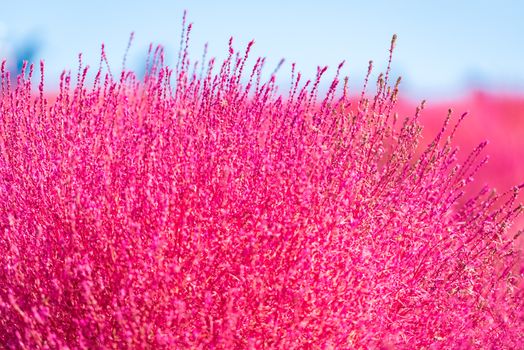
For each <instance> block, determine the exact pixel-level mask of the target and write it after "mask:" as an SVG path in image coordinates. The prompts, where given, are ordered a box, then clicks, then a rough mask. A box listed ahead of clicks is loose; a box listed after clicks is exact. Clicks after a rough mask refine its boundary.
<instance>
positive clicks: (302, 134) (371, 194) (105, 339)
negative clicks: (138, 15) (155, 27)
mask: <svg viewBox="0 0 524 350" xmlns="http://www.w3.org/2000/svg"><path fill="white" fill-rule="evenodd" d="M189 29H190V27H189ZM188 34H189V30H188V31H187V35H188ZM185 36H186V35H184V37H185ZM393 43H394V40H393ZM251 44H252V43H250V44H249V46H248V48H247V50H246V53H245V55H238V54H237V55H235V52H234V50H233V48H232V46H231V45H230V51H229V52H230V55H229V57H228V58H227V59H226V60H225V61H224V62H223V63H222V65H221V66H220V67H217V68H219V69H218V70H217V71H216V73H215V70H214V65H215V62H214V60H211V61H210V62H208V63H207V66H206V67H207V69H205V70H204V72H203V74H202V75H201V76H199V74H198V71H199V69H190V65H189V60H188V55H187V43H185V44H184V47H185V49H183V50H182V54H181V56H180V62H179V64H178V65H177V68H176V69H170V68H169V67H167V66H165V65H164V63H163V51H162V49H160V48H159V49H157V51H155V52H153V53H152V54H151V60H150V62H149V63H148V67H147V69H146V72H147V73H146V76H145V77H144V78H143V79H142V80H139V79H138V78H137V77H136V76H135V74H134V73H133V72H132V71H124V72H122V74H121V75H120V77H119V78H114V77H113V76H112V75H111V74H110V72H108V73H103V71H104V70H103V69H102V66H103V65H102V64H101V66H100V67H101V68H100V69H99V70H98V72H97V73H96V76H95V78H94V83H93V84H92V85H91V84H90V85H89V86H88V84H87V83H85V80H86V76H87V74H88V69H87V68H83V67H82V66H81V67H80V69H79V72H78V76H77V77H76V83H75V84H73V82H72V78H71V76H70V74H67V73H64V74H62V76H61V78H60V89H59V91H58V92H57V96H56V98H54V99H53V101H52V102H51V101H50V100H47V99H46V97H45V96H46V95H45V93H44V73H43V72H44V69H43V68H44V67H43V64H41V67H40V68H41V77H40V83H39V85H38V89H37V91H36V92H35V91H34V89H33V84H32V82H31V79H32V75H33V67H32V66H31V67H26V69H24V72H23V73H22V74H21V75H20V76H18V78H17V80H16V82H15V81H12V79H10V77H9V73H7V71H6V69H5V64H4V65H3V66H2V77H1V80H2V82H1V84H2V85H1V97H0V344H1V345H2V347H5V348H13V349H15V348H16V349H18V348H21V349H22V348H24V349H34V348H42V349H45V348H49V349H56V348H62V349H65V348H70V349H73V348H82V349H96V348H154V349H162V348H171V349H193V348H194V349H200V348H221V349H244V348H253V349H261V348H267V349H270V348H272V349H303V348H306V349H307V348H310V349H330V348H331V349H347V348H388V347H392V348H428V349H429V348H450V349H451V348H453V349H456V348H490V347H492V348H512V349H515V348H521V347H522V346H523V344H524V336H523V334H524V327H523V324H524V322H523V321H524V318H523V311H524V298H523V290H524V285H523V280H522V273H523V269H522V266H523V265H522V261H521V260H519V259H520V253H519V252H518V251H516V250H514V249H513V246H512V239H510V238H508V237H507V235H505V231H506V230H507V227H508V226H509V225H510V223H511V221H512V220H513V218H514V217H515V216H516V215H517V214H518V213H519V211H521V208H522V207H521V206H518V205H517V204H516V203H514V202H515V201H514V198H515V196H516V192H517V191H518V187H516V188H515V189H514V190H511V191H509V192H508V193H505V194H501V195H499V194H494V193H491V192H490V191H489V190H488V189H485V190H483V191H482V193H480V194H479V195H478V196H475V197H473V198H471V199H469V201H460V202H459V201H458V200H459V198H460V197H461V195H462V193H463V192H464V189H465V187H466V186H467V184H468V182H470V181H471V177H472V176H473V175H474V174H475V172H476V171H477V170H478V167H479V166H481V164H482V163H483V160H482V159H481V158H479V155H480V154H481V151H482V150H483V148H484V146H485V143H481V144H480V145H479V146H478V147H477V148H476V149H474V150H473V152H472V153H471V155H470V157H469V158H468V159H467V161H466V162H465V163H463V164H461V165H458V164H457V161H456V159H455V157H456V154H457V150H456V149H455V148H454V147H453V145H452V141H453V134H454V132H455V130H456V127H457V126H458V124H459V122H460V120H461V118H458V120H459V121H458V122H456V123H455V124H456V125H455V126H454V127H450V128H448V124H449V123H450V120H451V119H453V118H451V113H450V116H448V118H447V119H446V122H445V125H444V127H443V128H442V131H441V132H439V133H438V134H437V135H436V137H435V139H434V141H433V142H432V143H431V144H430V145H429V146H427V148H425V149H424V150H423V151H422V152H420V151H419V148H418V143H417V141H418V138H419V134H420V126H419V122H418V118H419V115H420V113H421V108H420V109H418V110H417V111H416V112H414V113H413V115H411V116H408V117H406V118H400V119H399V118H398V115H397V114H396V113H395V101H396V98H397V93H398V83H397V84H395V85H394V86H391V85H390V84H389V68H388V70H387V71H386V73H385V74H384V75H380V76H379V78H378V80H377V89H376V93H375V94H374V96H372V97H368V95H367V94H366V92H365V88H364V92H362V95H361V97H360V98H359V99H357V100H355V99H350V97H349V93H348V91H347V85H346V84H345V83H344V84H343V86H339V85H342V84H339V74H338V73H337V77H336V78H335V79H334V80H333V82H332V84H331V85H330V87H329V89H328V90H327V92H326V93H325V94H324V96H323V97H322V98H318V94H319V84H320V79H321V77H322V75H323V74H324V72H325V69H319V71H318V74H317V76H316V77H315V78H314V79H313V80H308V81H305V82H304V79H303V77H302V76H301V75H300V73H295V70H294V69H293V77H292V86H291V88H290V90H289V93H288V94H285V95H281V94H279V93H278V92H277V89H276V86H275V85H276V84H275V77H274V75H272V76H271V77H270V78H269V79H268V80H267V81H266V80H264V79H263V77H262V73H261V72H262V66H263V63H264V60H263V59H258V60H257V61H256V63H254V67H253V68H252V70H250V73H248V74H247V75H244V73H243V72H244V68H245V67H247V66H246V59H247V55H248V53H249V50H250V48H251ZM391 50H393V45H392V47H391ZM390 61H391V60H390ZM104 62H106V59H105V53H104V52H103V53H102V63H104ZM246 69H247V68H246ZM339 70H340V67H339ZM206 72H207V73H206ZM369 72H371V64H370V69H369ZM104 76H105V77H104ZM243 77H245V81H243V80H242V79H243ZM368 77H369V74H368ZM241 80H242V81H241ZM343 82H344V80H343ZM366 82H367V79H366ZM521 187H522V186H521ZM459 203H465V204H459ZM511 238H512V237H511Z"/></svg>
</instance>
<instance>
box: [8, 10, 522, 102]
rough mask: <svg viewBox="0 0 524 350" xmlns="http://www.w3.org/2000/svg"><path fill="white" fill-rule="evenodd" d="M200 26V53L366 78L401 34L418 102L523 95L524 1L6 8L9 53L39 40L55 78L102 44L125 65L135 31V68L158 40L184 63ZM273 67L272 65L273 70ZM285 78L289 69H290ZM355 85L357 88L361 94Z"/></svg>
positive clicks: (401, 52)
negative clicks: (186, 30)
mask: <svg viewBox="0 0 524 350" xmlns="http://www.w3.org/2000/svg"><path fill="white" fill-rule="evenodd" d="M184 9H187V10H188V19H189V21H190V22H193V23H194V31H193V35H192V45H191V53H192V57H193V58H195V59H198V58H200V56H201V52H202V48H203V45H204V43H205V42H209V44H210V52H211V54H212V55H214V56H218V57H223V55H224V53H225V52H226V47H227V40H228V38H229V37H230V36H233V37H234V38H235V42H236V44H235V47H236V48H238V49H241V48H243V47H244V46H245V44H246V43H247V42H248V41H249V40H251V39H255V41H256V43H255V47H254V50H253V55H254V56H259V55H260V56H266V57H268V59H269V66H270V67H271V65H276V64H277V62H278V61H279V60H280V58H286V60H287V62H296V63H297V64H298V67H299V68H300V70H301V71H302V72H303V73H305V74H307V75H309V76H312V75H314V73H315V72H316V67H317V65H329V66H330V67H335V66H336V64H337V63H338V62H340V61H342V60H346V61H347V65H346V69H345V72H344V73H346V74H349V76H350V79H351V77H354V81H360V80H359V79H361V77H362V75H363V74H364V72H365V70H366V68H367V62H368V60H369V59H373V60H374V61H375V62H377V66H379V67H381V66H384V65H385V63H386V61H387V49H388V46H389V41H390V38H391V36H392V34H393V33H397V34H398V36H399V40H398V44H397V50H396V53H395V58H394V64H393V65H394V74H400V75H402V76H403V78H404V80H403V81H404V83H403V89H404V91H405V92H406V93H409V94H412V95H414V96H417V97H428V95H439V94H440V95H445V96H448V95H450V94H453V93H455V92H459V91H463V90H464V89H467V88H469V87H475V86H477V87H478V86H481V87H485V88H491V89H499V88H506V89H515V88H518V89H520V90H521V91H522V90H524V67H523V63H524V21H523V20H522V18H523V17H524V1H519V0H514V1H508V0H502V1H487V0H477V1H457V0H440V1H420V0H419V1H414V0H409V1H402V0H399V1H385V0H384V1H343V0H340V1H329V0H326V1H307V0H302V1H298V0H297V1H285V0H280V1H277V0H266V1H257V2H253V1H240V0H237V1H232V0H222V1H110V0H105V1H100V0H96V1H89V2H85V1H41V0H40V1H34V0H25V1H23V5H22V2H17V1H8V2H7V1H6V2H5V3H3V4H2V11H1V12H0V50H1V55H2V56H6V55H7V54H8V53H9V52H12V51H13V50H19V51H20V50H21V49H22V48H23V43H27V42H28V40H33V41H35V42H37V43H39V50H38V51H37V52H36V56H35V58H36V59H40V58H44V59H45V61H46V66H47V75H48V77H49V79H53V77H57V76H58V74H59V72H60V71H61V70H62V69H64V68H68V69H72V70H75V69H76V68H75V67H76V65H77V63H76V60H77V54H78V53H79V52H83V53H84V56H85V60H86V62H87V63H89V64H90V65H91V66H96V65H97V62H98V57H99V52H100V44H101V43H102V42H104V43H105V44H106V46H107V50H108V56H109V60H110V63H111V65H112V66H115V67H117V68H119V67H120V63H121V61H122V56H123V53H124V51H125V47H126V45H127V40H128V37H129V33H130V32H132V31H134V32H135V42H134V45H133V47H132V50H131V52H130V57H129V60H128V62H129V66H131V67H139V65H140V64H142V60H143V55H144V52H145V50H146V48H147V46H148V45H149V43H150V42H154V43H158V44H162V45H164V46H165V47H166V48H167V52H168V58H170V59H171V60H172V61H173V60H174V59H175V57H176V54H177V50H178V42H179V35H180V27H181V25H180V23H181V17H182V13H183V10H184ZM268 70H271V68H268ZM283 74H286V73H285V70H284V72H283ZM355 88H356V87H355Z"/></svg>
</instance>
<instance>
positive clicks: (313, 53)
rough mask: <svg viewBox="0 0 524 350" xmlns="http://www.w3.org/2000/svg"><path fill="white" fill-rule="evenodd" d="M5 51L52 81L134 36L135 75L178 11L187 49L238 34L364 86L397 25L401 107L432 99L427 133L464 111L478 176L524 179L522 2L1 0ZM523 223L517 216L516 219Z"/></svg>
mask: <svg viewBox="0 0 524 350" xmlns="http://www.w3.org/2000/svg"><path fill="white" fill-rule="evenodd" d="M1 8H2V11H1V12H0V56H2V57H6V58H7V59H8V64H9V69H10V70H11V71H12V72H14V73H16V72H17V71H19V70H20V67H21V65H22V62H23V60H28V61H31V62H38V61H39V60H40V59H44V60H45V64H46V84H47V86H48V89H49V90H52V89H53V88H54V87H56V83H57V80H58V76H59V74H60V72H61V71H62V70H63V69H66V70H72V71H75V70H76V69H77V68H76V67H77V65H78V63H77V56H78V53H80V52H82V53H83V56H84V62H85V63H86V64H89V65H91V66H94V67H96V66H97V65H98V62H99V57H100V46H101V43H105V45H106V48H107V53H108V60H109V63H110V65H111V67H112V68H113V71H115V70H118V69H119V68H120V67H121V63H122V58H123V56H124V53H125V50H126V46H127V42H128V38H129V35H130V33H131V32H135V39H134V43H133V46H132V47H131V50H130V52H129V56H128V60H127V67H128V68H131V69H134V70H135V71H137V72H139V73H140V72H141V71H143V69H144V65H145V56H146V53H147V48H148V46H149V44H150V43H154V44H162V45H163V46H165V48H166V54H167V56H166V57H167V63H171V64H173V63H174V62H175V61H176V57H177V53H178V48H179V41H180V32H181V19H182V15H183V11H184V10H187V11H188V21H189V22H192V23H194V27H193V31H192V35H191V53H192V57H193V58H195V59H199V58H200V56H201V54H202V51H203V47H204V45H205V43H206V42H208V43H209V56H215V57H217V58H219V59H220V58H223V57H224V56H225V54H226V53H227V42H228V40H229V37H230V36H233V37H234V40H235V41H234V42H235V47H236V48H237V49H239V50H242V49H243V48H244V47H245V45H246V44H247V43H248V42H249V41H250V40H251V39H255V46H254V48H253V51H252V52H253V53H252V55H253V56H265V57H267V70H268V71H271V70H272V69H273V67H275V66H277V64H278V62H279V61H280V59H281V58H285V59H286V62H287V65H285V66H284V68H283V70H282V72H281V73H280V83H282V84H285V83H286V79H288V77H289V74H288V73H287V72H289V66H290V64H289V63H291V62H296V63H297V66H298V68H299V70H300V71H302V73H304V74H305V75H306V76H310V77H313V76H314V75H315V73H316V69H317V66H319V65H322V66H324V65H328V66H330V67H333V68H334V67H336V65H337V64H338V63H339V62H341V61H342V60H346V66H345V68H344V72H343V73H344V74H347V75H349V77H350V88H352V90H353V92H354V93H358V92H359V91H360V87H361V85H362V80H363V76H364V74H365V72H366V69H367V65H368V63H367V62H368V60H370V59H372V60H374V61H375V62H376V67H377V71H379V70H380V69H383V68H384V67H385V66H386V64H387V57H388V52H387V50H388V48H389V42H390V39H391V36H392V34H393V33H396V34H398V37H399V39H398V42H397V47H396V51H395V54H394V61H393V74H394V75H401V76H402V77H403V83H402V86H401V98H402V100H401V103H400V106H399V108H400V111H401V113H412V112H413V111H414V109H415V107H416V105H417V104H418V103H419V101H420V100H421V99H426V100H428V103H427V110H426V112H425V113H424V115H423V122H424V124H425V126H426V129H425V135H426V138H427V137H428V136H427V135H432V134H434V132H435V130H437V129H438V128H440V124H441V121H442V120H443V118H444V117H445V116H446V112H447V109H448V108H450V107H451V108H453V109H454V110H455V111H456V113H457V115H460V114H461V113H462V112H465V111H470V117H469V118H468V119H467V120H466V122H465V123H464V127H463V128H462V129H461V133H460V134H459V136H458V140H457V142H458V143H459V144H460V146H461V148H463V149H464V151H465V152H467V151H468V150H470V149H472V148H473V147H474V146H475V145H476V144H477V143H479V142H480V141H482V140H485V139H487V140H489V141H490V146H489V148H488V150H487V153H489V154H490V156H491V160H490V162H489V164H488V165H487V166H486V167H485V168H484V169H483V170H482V171H481V172H480V173H479V174H478V178H479V179H478V184H479V185H482V184H484V183H486V184H488V185H490V186H493V187H496V188H498V189H499V190H500V191H503V190H506V189H508V188H510V187H511V186H513V185H516V184H520V183H523V182H524V66H523V65H524V21H522V15H523V14H524V1H519V0H513V1H509V0H501V1H487V0H477V1H454V0H441V1H431V2H430V1H415V0H405V1H386V0H383V1H377V0H375V1H343V0H340V1H333V0H332V1H329V0H327V1H307V0H301V1H299V0H293V1H286V0H266V1H258V2H253V1H241V0H236V1H232V0H223V1H167V0H166V1H107V0H106V1H101V0H95V1H89V2H85V1H82V2H80V1H69V2H66V1H36V0H26V1H24V2H23V3H21V2H16V1H4V2H2V7H1ZM522 223H523V222H522V221H521V224H522Z"/></svg>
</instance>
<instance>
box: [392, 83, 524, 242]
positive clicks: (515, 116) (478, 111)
mask: <svg viewBox="0 0 524 350" xmlns="http://www.w3.org/2000/svg"><path fill="white" fill-rule="evenodd" d="M415 108H416V104H415V103H413V102H411V101H407V100H401V101H400V102H399V104H398V111H399V114H406V115H409V114H412V113H413V110H415ZM449 108H452V109H453V118H454V119H457V118H459V117H460V115H462V114H463V113H464V112H468V115H467V116H466V118H465V119H464V121H463V122H462V126H461V127H460V128H459V129H458V131H457V134H456V137H455V143H456V144H457V145H458V146H459V147H460V148H461V150H462V152H461V153H460V154H459V159H460V160H462V161H463V160H464V159H463V158H464V156H465V155H467V153H468V152H469V151H470V150H472V149H474V148H475V147H476V146H477V145H478V144H479V143H480V142H481V141H485V140H486V141H488V142H489V144H488V146H487V147H486V149H485V150H484V155H488V156H489V160H488V162H487V163H486V164H485V165H484V166H483V167H482V168H481V169H480V170H479V172H478V173H477V174H476V176H475V181H474V182H473V183H472V184H471V186H470V189H469V191H470V193H474V192H475V191H479V190H481V188H482V187H483V186H484V185H488V186H489V187H490V188H494V189H496V190H497V191H498V192H505V191H507V190H509V189H511V188H512V187H513V186H517V185H520V184H522V183H524V94H519V93H516V94H510V93H489V92H483V91H474V92H471V93H469V94H468V95H467V96H466V97H464V98H462V99H449V100H446V101H440V102H433V101H431V100H429V101H428V102H427V103H426V105H425V108H424V111H423V113H422V117H421V124H422V126H423V127H424V129H423V133H422V135H423V140H422V145H425V144H426V143H428V142H430V141H431V139H432V138H433V137H434V135H435V133H436V132H438V130H440V128H441V127H442V123H443V120H444V118H445V116H446V115H447V113H448V109H449ZM523 198H524V197H523V196H522V194H520V195H519V200H520V201H522V200H523ZM520 229H524V218H522V217H521V218H519V219H517V221H516V223H515V225H514V226H513V229H512V230H511V231H512V232H516V231H517V230H520ZM521 239H522V237H521Z"/></svg>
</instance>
